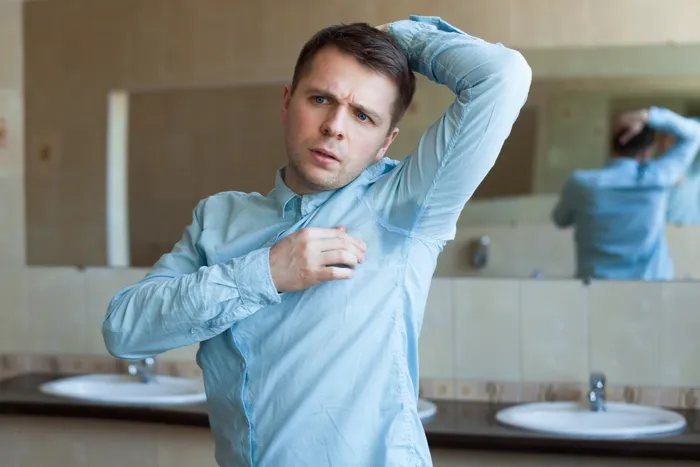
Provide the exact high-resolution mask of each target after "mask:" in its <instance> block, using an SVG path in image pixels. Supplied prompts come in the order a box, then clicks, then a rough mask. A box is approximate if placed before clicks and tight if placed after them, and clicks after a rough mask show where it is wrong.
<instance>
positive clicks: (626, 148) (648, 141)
mask: <svg viewBox="0 0 700 467" xmlns="http://www.w3.org/2000/svg"><path fill="white" fill-rule="evenodd" d="M625 131H626V130H621V131H618V132H617V133H616V134H615V135H614V136H613V141H612V144H613V151H615V153H616V154H618V155H620V156H623V157H637V156H638V155H639V154H640V153H641V152H642V151H645V150H647V149H649V148H650V147H651V146H652V145H653V144H654V141H655V140H656V131H655V130H654V129H652V128H651V127H649V126H648V125H645V126H644V128H643V129H642V131H640V132H639V133H637V134H636V135H634V137H632V139H630V140H629V141H627V142H626V143H624V144H623V143H621V142H620V136H622V135H623V134H624V133H625Z"/></svg>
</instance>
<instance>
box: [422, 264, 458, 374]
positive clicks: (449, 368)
mask: <svg viewBox="0 0 700 467" xmlns="http://www.w3.org/2000/svg"><path fill="white" fill-rule="evenodd" d="M451 284H452V281H451V280H450V279H447V278H435V279H433V281H432V283H431V284H430V292H429V293H428V300H427V303H426V307H425V315H424V318H423V327H422V329H421V334H420V341H419V357H420V363H419V365H420V366H419V368H420V377H421V378H437V379H452V378H454V374H455V371H454V359H453V356H454V344H453V343H454V320H453V310H452V295H451V293H452V287H451Z"/></svg>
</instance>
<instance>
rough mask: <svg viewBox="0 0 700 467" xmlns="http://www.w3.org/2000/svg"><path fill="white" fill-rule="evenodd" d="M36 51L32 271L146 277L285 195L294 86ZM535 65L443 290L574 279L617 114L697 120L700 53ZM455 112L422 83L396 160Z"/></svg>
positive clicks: (682, 238)
mask: <svg viewBox="0 0 700 467" xmlns="http://www.w3.org/2000/svg"><path fill="white" fill-rule="evenodd" d="M38 37H39V35H36V34H31V35H28V36H27V39H26V40H27V42H26V44H25V53H26V60H25V62H26V70H25V95H26V110H25V111H26V115H25V121H26V135H25V141H26V164H25V167H26V170H25V174H26V175H25V176H26V199H25V206H26V227H27V228H26V236H27V238H26V248H27V261H28V264H29V265H74V266H114V267H123V266H131V267H149V266H150V265H152V264H153V263H154V262H155V261H156V260H157V259H158V257H159V256H160V255H161V254H162V253H164V252H166V251H168V250H169V249H170V248H171V247H172V245H173V244H174V243H175V242H176V241H177V240H178V239H179V238H180V235H181V233H182V230H183V228H184V227H185V226H186V225H187V224H188V223H189V222H190V220H191V213H192V209H193V208H194V206H195V205H196V203H197V202H198V201H199V200H200V199H201V198H203V197H206V196H208V195H210V194H212V193H215V192H218V191H224V190H240V191H258V192H262V193H265V192H267V191H269V190H270V189H271V188H272V186H273V183H274V175H275V174H274V171H275V169H276V168H277V167H279V166H280V165H281V164H283V163H284V160H285V156H284V143H283V139H282V133H281V124H280V121H279V116H280V101H281V98H282V87H283V85H284V83H285V81H284V80H275V81H272V82H271V81H269V80H268V81H263V80H262V79H257V80H256V79H255V76H252V75H251V76H250V77H249V76H247V75H246V76H243V75H242V74H241V73H243V71H240V72H239V71H237V70H219V74H218V75H217V77H216V79H214V78H212V77H207V76H203V75H202V76H200V75H198V74H196V73H195V71H191V72H189V71H187V72H186V71H183V70H179V69H175V68H173V69H169V71H168V72H166V71H165V70H161V69H156V68H154V67H155V66H156V65H155V64H153V63H151V62H149V61H147V60H143V59H142V58H143V57H146V55H145V54H144V56H143V57H141V58H139V57H140V56H139V55H137V56H133V57H132V56H130V57H128V58H129V59H128V60H127V59H126V58H125V57H119V56H112V55H110V54H106V53H99V54H97V53H96V54H95V60H92V61H85V60H78V59H77V58H75V57H73V58H74V60H72V61H71V57H62V59H61V60H57V59H56V54H55V53H57V52H56V51H55V50H53V49H52V47H53V46H52V45H51V42H49V41H42V40H38V39H37V38H38ZM66 40H68V39H66ZM71 50H73V49H72V48H71V47H67V46H66V47H63V48H62V49H61V53H62V54H70V53H71V52H70V51H71ZM134 50H137V49H134ZM54 52H55V53H54ZM522 52H523V54H524V55H525V56H526V58H527V59H528V62H529V63H530V65H531V67H532V69H533V75H534V79H533V85H532V90H531V93H530V97H529V99H528V102H527V103H526V105H525V107H524V108H523V110H522V112H521V114H520V117H519V118H518V120H517V122H516V123H515V125H514V127H513V130H512V132H511V135H510V137H509V138H508V140H507V141H506V143H505V145H504V147H503V150H502V152H501V155H500V157H499V159H498V161H497V163H496V165H495V166H494V167H493V169H492V171H491V172H490V173H489V175H488V176H487V177H486V179H485V180H484V181H483V183H482V184H481V186H480V187H479V188H478V190H477V191H476V193H474V196H473V198H472V199H471V200H470V202H469V203H468V205H467V207H466V208H465V210H464V212H463V214H462V216H461V218H460V220H459V228H458V231H457V238H456V239H455V241H453V242H450V243H449V244H448V245H447V246H446V252H445V254H443V255H442V256H441V258H440V262H439V264H438V268H437V271H436V275H437V276H465V275H466V276H485V277H550V278H565V277H572V275H573V271H574V256H573V254H574V243H573V238H572V232H571V230H562V229H558V228H556V227H555V226H554V225H553V224H552V222H551V218H550V214H551V210H552V208H553V206H554V204H555V202H556V200H557V198H558V195H559V191H560V190H561V187H562V184H563V182H564V180H566V178H567V176H568V175H569V174H570V173H571V171H572V170H576V169H581V168H596V167H600V166H602V164H604V163H605V160H606V157H607V155H608V142H609V138H610V134H609V124H610V119H611V117H612V116H613V115H614V113H615V112H617V111H619V110H623V109H626V108H632V107H638V106H649V105H658V106H665V107H668V108H670V109H672V110H674V111H677V112H679V113H681V114H684V115H700V63H698V62H699V61H698V60H697V56H699V55H700V46H690V45H688V46H637V47H619V48H598V49H594V48H592V49H565V48H558V49H538V50H522ZM66 61H68V62H71V63H72V62H76V63H79V69H76V71H75V73H77V75H75V76H78V75H79V76H80V79H79V80H78V79H74V76H73V75H68V74H65V73H63V72H61V73H59V72H57V69H56V67H57V66H58V65H59V64H60V63H63V62H66ZM287 65H288V64H285V67H286V66H287ZM173 66H174V65H173ZM288 68H289V67H286V68H285V69H288ZM188 70H189V69H188ZM265 72H267V70H266V71H265ZM237 73H238V74H237ZM251 73H252V72H251ZM260 73H262V72H260ZM276 73H278V72H276ZM239 75H240V76H239ZM278 75H279V73H278ZM452 98H453V96H452V95H451V93H450V92H449V91H448V90H446V89H445V88H443V87H440V86H435V85H434V84H432V83H429V82H428V81H427V80H426V79H424V78H422V77H419V79H418V89H417V93H416V97H415V100H414V102H413V105H412V106H411V108H410V109H409V111H408V113H407V115H406V116H405V118H404V120H403V121H402V123H401V125H400V128H401V132H400V135H399V137H398V138H397V140H396V141H395V143H394V144H393V145H392V146H391V148H390V150H389V153H388V156H389V157H392V158H397V159H400V158H402V157H403V156H404V155H405V154H407V153H408V152H410V150H411V149H412V148H413V147H414V146H415V144H416V142H417V141H418V138H419V137H420V135H421V133H422V131H423V130H424V129H425V128H426V127H427V126H428V125H429V124H430V123H432V122H433V121H435V119H437V118H438V117H439V116H440V115H441V114H442V112H443V111H444V110H445V108H446V107H447V106H448V105H449V103H450V102H451V100H452ZM696 229H700V227H697V226H692V225H683V226H677V225H669V226H668V239H669V243H670V245H671V249H672V253H673V257H674V260H675V261H676V265H677V268H676V279H677V280H692V279H695V278H696V277H698V278H700V231H699V230H696Z"/></svg>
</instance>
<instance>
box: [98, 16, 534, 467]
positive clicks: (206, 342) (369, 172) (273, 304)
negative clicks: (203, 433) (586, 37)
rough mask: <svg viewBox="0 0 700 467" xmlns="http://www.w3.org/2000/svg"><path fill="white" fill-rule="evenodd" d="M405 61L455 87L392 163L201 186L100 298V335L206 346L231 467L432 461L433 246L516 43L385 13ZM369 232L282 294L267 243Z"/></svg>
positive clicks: (489, 125)
mask: <svg viewBox="0 0 700 467" xmlns="http://www.w3.org/2000/svg"><path fill="white" fill-rule="evenodd" d="M388 32H389V33H390V34H392V35H393V36H394V37H396V38H397V40H398V41H399V43H400V44H401V46H402V47H403V48H404V49H405V50H407V52H408V54H409V57H410V63H411V66H412V68H413V70H414V71H416V72H418V73H422V74H424V75H425V76H427V77H428V78H429V79H431V80H432V81H435V82H437V83H439V84H443V85H446V86H448V87H449V89H451V90H452V91H453V92H454V93H455V96H456V98H455V101H454V102H453V104H452V105H451V106H450V107H449V109H448V110H447V111H446V113H445V114H444V115H443V116H442V117H441V118H440V119H439V120H438V121H437V122H435V123H434V124H433V125H432V126H431V127H430V128H429V129H428V130H427V131H426V133H425V134H424V135H423V136H422V138H421V140H420V142H419V144H418V145H417V147H416V148H415V150H414V151H413V152H412V153H411V154H410V155H408V156H407V157H406V158H405V159H403V160H401V161H400V162H399V161H395V160H390V159H387V158H385V159H382V160H380V161H378V162H376V163H374V164H373V165H371V166H370V167H368V168H367V169H366V170H365V171H364V172H363V173H362V174H361V175H360V176H359V177H358V178H357V179H355V180H354V181H352V182H351V183H350V184H348V185H347V186H345V187H343V188H341V189H338V190H335V191H329V192H321V193H315V194H310V195H304V196H298V195H296V194H295V193H293V192H292V191H291V190H290V189H289V188H288V187H287V186H286V185H285V184H284V182H283V178H282V174H283V172H282V170H283V169H280V170H279V171H278V172H277V177H276V184H275V188H274V189H273V190H272V191H271V192H270V193H268V194H267V195H261V194H257V193H240V192H225V193H219V194H217V195H214V196H211V197H209V198H207V199H205V200H202V201H201V202H200V203H199V204H198V205H197V207H196V209H195V210H194V213H193V217H192V222H191V224H190V225H189V226H188V228H187V229H186V231H185V232H184V235H183V237H182V239H181V240H180V241H179V242H178V243H177V245H176V246H175V247H174V249H173V250H172V252H170V253H168V254H165V255H164V256H163V257H162V258H161V259H160V260H159V261H158V262H157V264H156V265H155V266H154V267H153V269H152V271H150V272H149V273H148V274H147V275H146V277H145V278H144V279H143V280H142V281H140V282H139V283H137V284H135V285H133V286H130V287H126V288H125V289H123V290H121V291H120V292H119V293H118V294H117V295H116V296H115V297H114V298H113V299H112V301H111V303H110V305H109V309H108V311H107V316H106V318H105V320H104V324H103V335H104V339H105V343H106V345H107V348H108V350H109V351H110V353H112V354H113V355H116V356H118V357H120V358H128V359H135V358H144V357H147V356H152V355H156V354H159V353H162V352H165V351H167V350H170V349H174V348H177V347H182V346H187V345H191V344H195V343H198V342H199V343H200V346H199V350H198V353H197V363H198V364H199V366H200V367H201V368H202V372H203V376H204V383H205V387H206V392H207V398H208V404H209V418H210V423H211V427H212V430H213V433H214V437H215V441H216V459H217V461H218V463H219V465H221V466H227V467H234V466H235V467H242V466H256V467H262V466H265V467H280V466H285V467H286V466H294V467H304V466H309V467H324V466H333V467H341V466H352V467H359V466H362V467H389V466H397V467H412V466H430V465H432V464H431V459H430V453H429V450H428V445H427V442H426V438H425V433H424V430H423V426H422V423H421V420H420V419H419V417H418V414H417V397H418V371H419V369H418V336H419V334H420V330H421V325H422V322H423V311H424V307H425V302H426V298H427V294H428V288H429V286H430V281H431V278H432V274H433V272H434V269H435V265H436V260H437V257H438V254H439V253H440V252H441V251H442V249H443V246H444V244H445V242H447V241H448V240H451V239H453V238H454V235H455V225H456V222H457V218H458V217H459V215H460V212H461V210H462V208H463V207H464V204H465V203H466V202H467V200H468V199H469V197H470V196H471V195H472V193H473V192H474V190H475V189H476V188H477V186H478V185H479V183H480V182H481V181H482V180H483V179H484V177H485V176H486V174H487V172H488V171H489V170H490V169H491V167H492V166H493V164H494V162H495V160H496V157H497V155H498V154H499V152H500V150H501V147H502V145H503V142H504V140H505V139H506V137H507V136H508V134H509V132H510V130H511V127H512V124H513V122H514V121H515V119H516V118H517V116H518V114H519V112H520V109H521V107H522V106H523V105H524V103H525V100H526V98H527V94H528V91H529V87H530V81H531V70H530V68H529V66H528V65H527V63H526V62H525V60H524V59H523V57H522V56H521V55H520V54H519V53H518V52H516V51H513V50H510V49H508V48H506V47H504V46H502V45H499V44H490V43H487V42H484V41H482V40H480V39H477V38H474V37H471V36H469V35H467V34H465V33H464V32H462V31H460V30H458V29H456V28H454V27H452V26H450V25H449V24H448V23H446V22H444V21H443V20H441V19H440V18H437V17H411V18H410V19H409V20H402V21H399V22H396V23H393V24H392V25H391V26H390V27H389V31H388ZM339 225H344V226H346V228H347V230H348V233H349V234H351V235H353V236H356V237H358V238H360V239H361V240H363V241H364V242H365V243H366V244H367V251H366V256H365V261H364V262H363V263H362V264H360V265H359V266H358V267H357V269H356V271H355V275H354V277H353V278H352V279H350V280H345V281H328V282H323V283H320V284H317V285H315V286H313V287H310V288H308V289H306V290H303V291H299V292H293V293H278V292H277V291H276V289H275V286H274V284H273V282H272V278H271V273H270V264H269V252H270V248H271V247H272V246H273V245H274V244H275V243H276V242H277V241H279V240H280V239H282V238H284V237H286V236H287V235H290V234H292V233H294V232H297V231H299V230H300V229H302V228H304V227H310V226H315V227H326V228H333V227H336V226H339Z"/></svg>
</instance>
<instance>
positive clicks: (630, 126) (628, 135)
mask: <svg viewBox="0 0 700 467" xmlns="http://www.w3.org/2000/svg"><path fill="white" fill-rule="evenodd" d="M648 122H649V109H639V110H631V111H627V112H624V113H622V114H620V115H618V116H617V118H615V121H614V122H613V128H612V131H613V134H614V135H619V137H618V141H619V143H620V144H621V145H624V144H626V143H627V142H629V141H630V140H631V139H632V138H634V137H635V136H636V135H638V134H639V133H640V132H641V131H642V130H643V129H644V127H645V126H646V125H647V123H648Z"/></svg>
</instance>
